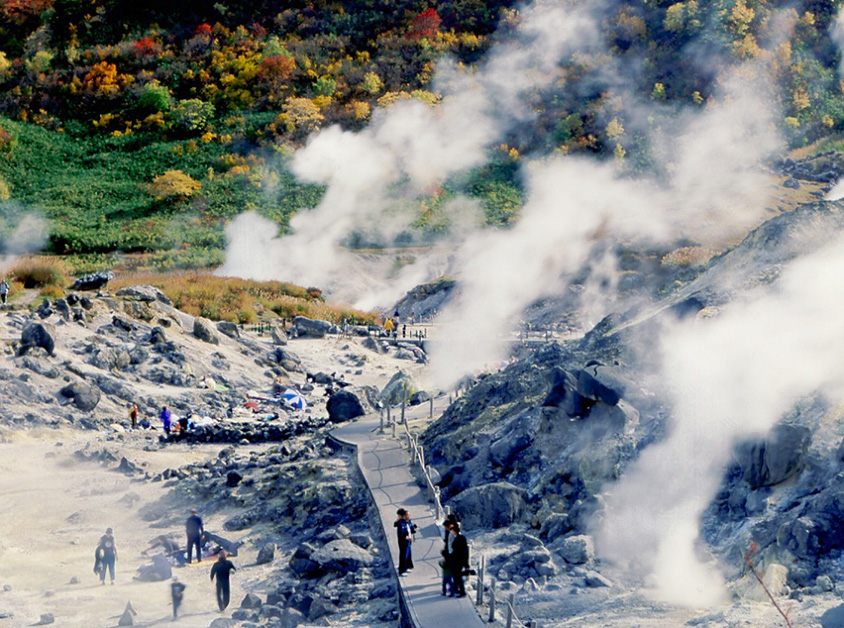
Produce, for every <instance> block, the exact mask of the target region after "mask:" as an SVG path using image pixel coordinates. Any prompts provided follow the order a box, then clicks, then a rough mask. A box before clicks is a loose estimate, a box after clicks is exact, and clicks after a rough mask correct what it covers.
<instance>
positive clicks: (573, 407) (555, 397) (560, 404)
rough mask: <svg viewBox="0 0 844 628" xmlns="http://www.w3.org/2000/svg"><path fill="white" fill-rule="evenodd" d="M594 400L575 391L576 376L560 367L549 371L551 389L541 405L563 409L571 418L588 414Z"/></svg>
mask: <svg viewBox="0 0 844 628" xmlns="http://www.w3.org/2000/svg"><path fill="white" fill-rule="evenodd" d="M594 404H595V402H594V401H593V400H591V399H588V398H586V397H584V396H582V395H581V394H580V393H578V392H577V377H576V376H575V375H573V374H571V373H569V372H568V371H566V370H563V369H562V368H560V367H556V368H554V369H553V370H552V371H551V389H550V390H549V391H548V394H547V395H546V397H545V401H543V402H542V405H543V406H546V407H555V408H560V409H561V410H563V411H564V412H565V413H566V414H567V415H568V416H570V417H572V418H581V417H585V416H587V415H588V414H589V410H590V409H591V408H592V406H593V405H594Z"/></svg>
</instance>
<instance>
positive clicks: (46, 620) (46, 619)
mask: <svg viewBox="0 0 844 628" xmlns="http://www.w3.org/2000/svg"><path fill="white" fill-rule="evenodd" d="M55 621H56V618H55V617H54V616H53V614H52V613H41V619H39V620H38V621H37V622H36V623H35V625H36V626H46V625H47V624H52V623H54V622H55ZM120 625H121V626H122V625H123V624H120ZM130 625H131V624H130Z"/></svg>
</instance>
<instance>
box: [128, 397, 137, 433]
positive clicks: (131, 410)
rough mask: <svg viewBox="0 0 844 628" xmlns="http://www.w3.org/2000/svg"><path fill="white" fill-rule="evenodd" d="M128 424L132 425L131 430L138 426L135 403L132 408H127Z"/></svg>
mask: <svg viewBox="0 0 844 628" xmlns="http://www.w3.org/2000/svg"><path fill="white" fill-rule="evenodd" d="M129 422H130V423H131V424H132V429H133V430H134V429H135V428H136V427H137V426H138V404H137V403H133V404H132V407H131V408H129Z"/></svg>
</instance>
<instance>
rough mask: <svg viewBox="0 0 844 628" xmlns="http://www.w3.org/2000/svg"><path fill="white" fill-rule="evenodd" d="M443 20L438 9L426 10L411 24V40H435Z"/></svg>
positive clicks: (408, 34) (409, 35)
mask: <svg viewBox="0 0 844 628" xmlns="http://www.w3.org/2000/svg"><path fill="white" fill-rule="evenodd" d="M440 24H442V19H441V18H440V16H439V14H438V13H437V11H436V9H425V10H424V11H422V13H420V14H419V15H417V16H416V17H415V18H413V20H412V21H411V22H410V30H409V31H408V33H407V36H408V37H409V38H410V39H433V38H434V37H436V36H437V34H438V33H439V32H440Z"/></svg>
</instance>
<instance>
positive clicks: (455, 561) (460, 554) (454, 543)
mask: <svg viewBox="0 0 844 628" xmlns="http://www.w3.org/2000/svg"><path fill="white" fill-rule="evenodd" d="M451 534H452V539H451V551H450V552H449V554H448V559H447V560H446V562H447V564H448V568H449V569H450V570H451V577H452V578H453V579H454V593H455V595H456V596H457V597H465V596H466V589H465V587H464V586H463V571H464V570H465V569H469V543H468V542H467V541H466V537H465V536H463V535H462V534H460V523H458V522H454V524H452V526H451Z"/></svg>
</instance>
